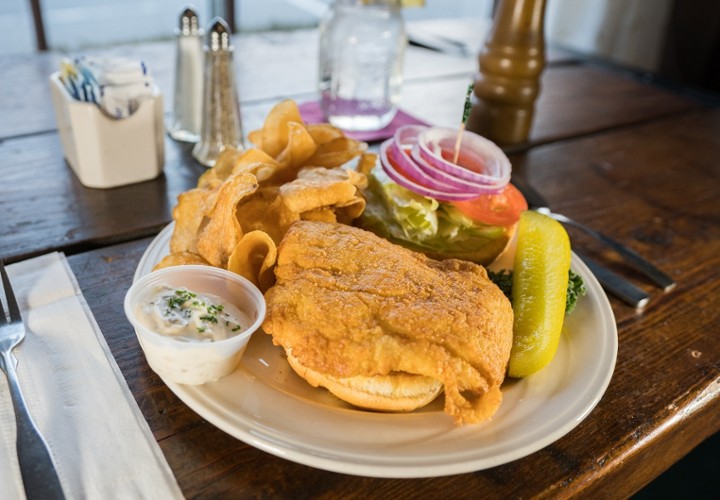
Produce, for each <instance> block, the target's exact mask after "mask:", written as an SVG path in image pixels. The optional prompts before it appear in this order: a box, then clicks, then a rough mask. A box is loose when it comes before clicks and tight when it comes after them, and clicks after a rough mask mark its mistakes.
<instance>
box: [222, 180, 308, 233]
mask: <svg viewBox="0 0 720 500" xmlns="http://www.w3.org/2000/svg"><path fill="white" fill-rule="evenodd" d="M235 217H236V220H237V221H238V223H239V224H240V226H241V227H242V228H243V231H244V232H246V233H247V232H250V231H255V230H260V231H263V232H265V233H267V234H268V235H270V237H271V238H272V239H273V241H274V242H275V243H276V244H279V243H280V241H281V240H282V238H283V236H285V232H286V231H287V230H288V228H289V227H290V226H291V225H292V223H293V222H295V221H298V220H300V214H299V213H298V212H296V211H292V210H290V209H289V208H288V206H287V205H286V204H285V202H284V201H283V199H282V197H281V196H280V188H278V187H263V188H260V189H258V191H257V192H256V193H255V194H254V195H253V196H251V197H248V198H246V199H244V200H242V201H241V202H240V203H239V204H238V206H237V208H236V210H235Z"/></svg>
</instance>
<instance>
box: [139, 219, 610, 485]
mask: <svg viewBox="0 0 720 500" xmlns="http://www.w3.org/2000/svg"><path fill="white" fill-rule="evenodd" d="M173 228H174V222H171V223H170V224H168V225H167V226H165V227H164V228H163V229H162V230H161V231H160V233H158V235H157V236H156V237H155V238H154V239H153V240H152V242H151V243H150V245H148V247H147V248H146V250H145V252H144V253H143V255H142V257H141V259H140V261H139V262H138V265H137V267H136V270H135V274H134V276H133V281H136V280H137V279H139V278H140V277H141V276H143V275H144V274H146V273H147V272H150V270H151V269H152V266H153V265H154V264H155V263H157V256H158V255H164V253H163V252H162V250H163V248H164V247H165V246H166V245H167V243H168V242H169V240H170V237H171V234H172V231H173ZM165 253H167V251H165ZM571 267H572V268H573V270H575V271H576V272H578V273H579V274H580V275H581V276H583V279H584V280H585V284H586V288H587V290H588V294H590V293H591V292H592V293H593V294H595V295H597V299H598V304H599V306H600V308H601V310H600V313H601V314H600V318H601V319H602V322H603V325H602V326H603V328H601V331H602V332H603V334H604V335H607V336H608V337H609V338H608V344H607V345H606V350H605V351H604V353H605V358H607V359H603V360H602V361H603V363H604V364H603V365H601V364H600V363H599V364H598V368H600V367H601V366H604V367H605V368H604V369H603V370H601V375H599V376H598V378H597V379H596V380H594V381H593V383H592V384H589V385H590V386H592V387H594V388H595V390H594V391H592V392H593V394H592V395H590V397H589V399H587V400H586V401H585V402H584V403H583V404H579V405H578V406H579V407H581V408H580V409H579V410H578V411H575V412H570V413H572V415H573V416H572V418H568V419H566V420H565V421H563V422H562V424H561V425H558V426H557V427H555V428H554V429H553V430H552V431H551V432H548V433H547V434H545V435H544V436H543V437H542V438H539V439H536V440H534V441H533V442H532V443H531V444H530V445H525V446H524V447H522V448H521V449H519V450H517V449H511V450H508V451H504V452H501V453H498V454H495V455H493V456H491V457H480V458H476V459H472V458H465V459H461V457H458V459H456V460H453V459H452V457H451V459H450V460H449V461H448V463H443V464H438V463H432V460H427V459H422V458H418V459H416V460H414V461H411V462H407V463H400V462H395V463H393V461H392V459H386V460H378V458H377V457H375V458H374V460H369V459H368V458H357V457H356V459H354V460H348V459H343V457H339V456H338V455H337V454H336V455H332V454H331V453H328V450H326V449H316V451H313V450H312V449H310V448H311V447H310V446H308V445H307V444H305V446H303V447H297V446H295V445H294V444H293V443H290V442H287V441H282V440H281V439H280V440H278V439H272V438H271V437H270V436H269V435H266V433H264V432H257V431H255V432H253V430H254V429H253V426H252V425H250V422H242V423H243V426H242V427H238V425H237V422H234V421H231V419H228V418H226V417H224V416H223V415H222V414H220V413H217V412H213V411H212V410H208V407H207V406H206V405H203V404H202V403H203V402H204V401H207V391H204V390H203V387H204V386H186V385H182V384H176V383H174V382H172V381H169V380H165V379H163V382H164V383H165V384H166V385H167V386H168V388H169V389H170V390H171V391H172V392H173V393H174V394H175V395H176V396H177V397H178V398H179V399H180V400H181V401H183V403H185V404H186V405H187V406H188V407H190V408H191V409H192V410H193V411H195V412H196V413H197V414H198V415H200V416H201V417H203V418H204V419H205V420H207V421H208V422H209V423H211V424H212V425H213V426H215V427H217V428H218V429H220V430H222V431H223V432H225V433H227V434H229V435H230V436H232V437H234V438H236V439H239V440H241V441H243V442H245V443H246V444H248V445H251V446H253V447H255V448H258V449H260V450H262V451H265V452H267V453H270V454H272V455H275V456H278V457H280V458H284V459H287V460H291V461H293V462H296V463H300V464H303V465H307V466H310V467H315V468H319V469H323V470H327V471H331V472H338V473H343V474H350V475H355V476H365V477H378V478H423V477H439V476H447V475H454V474H461V473H469V472H474V471H478V470H484V469H487V468H491V467H496V466H498V465H502V464H505V463H509V462H512V461H514V460H518V459H520V458H523V457H525V456H528V455H530V454H532V453H535V452H537V451H539V450H541V449H543V448H545V447H546V446H548V445H550V444H552V443H553V442H555V441H557V440H558V439H560V438H562V437H563V436H565V435H566V434H568V433H569V432H570V431H572V430H573V429H574V428H575V427H577V426H578V425H579V424H580V423H581V422H582V421H583V420H584V419H585V418H586V417H587V416H588V415H589V414H590V413H591V412H592V410H593V409H594V408H595V406H597V404H598V403H599V402H600V400H601V399H602V397H603V395H604V394H605V392H606V390H607V387H608V385H609V384H610V381H611V379H612V376H613V373H614V369H615V364H616V360H617V351H618V339H617V323H616V320H615V316H614V313H613V311H612V307H611V306H610V302H609V300H608V298H607V295H606V294H605V292H604V291H603V289H602V287H601V286H600V284H599V282H598V281H597V278H596V277H595V276H594V275H593V273H592V272H591V271H590V269H589V268H588V267H587V265H586V264H585V263H584V262H583V261H582V259H580V257H578V256H577V255H576V254H575V253H573V254H572V262H571ZM161 378H162V377H161ZM520 383H522V381H520ZM203 393H205V394H203ZM197 394H199V395H201V396H202V398H199V397H198V396H197ZM584 396H588V395H587V394H584ZM316 448H317V447H316ZM448 456H450V455H448Z"/></svg>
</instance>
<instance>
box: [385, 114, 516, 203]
mask: <svg viewBox="0 0 720 500" xmlns="http://www.w3.org/2000/svg"><path fill="white" fill-rule="evenodd" d="M396 136H397V134H396ZM456 138H457V131H456V130H453V129H449V128H426V129H425V130H423V131H422V132H421V133H420V135H419V136H418V137H417V144H418V147H419V154H420V156H421V157H422V158H423V159H424V160H426V161H427V162H428V163H430V165H432V166H433V167H434V168H436V169H437V170H440V171H443V172H446V173H448V174H451V175H453V176H456V177H458V178H460V179H464V180H467V181H471V182H474V183H477V184H479V185H482V186H485V187H490V188H492V189H495V192H499V191H500V190H502V188H504V187H505V186H506V185H507V184H508V182H510V172H511V165H510V160H509V159H508V158H507V156H505V153H503V151H502V150H501V149H500V148H499V147H498V146H497V145H496V144H495V143H493V142H491V141H489V140H487V139H485V138H484V137H481V136H479V135H477V134H474V133H472V132H467V131H464V132H463V134H462V143H461V148H460V153H461V156H466V157H468V158H469V159H470V160H472V163H473V164H477V165H482V166H483V169H484V170H485V172H482V173H481V172H477V171H474V170H470V169H469V168H466V167H463V166H460V165H457V164H455V163H452V162H450V161H448V160H446V159H445V158H443V156H442V151H443V150H446V151H454V148H455V141H456Z"/></svg>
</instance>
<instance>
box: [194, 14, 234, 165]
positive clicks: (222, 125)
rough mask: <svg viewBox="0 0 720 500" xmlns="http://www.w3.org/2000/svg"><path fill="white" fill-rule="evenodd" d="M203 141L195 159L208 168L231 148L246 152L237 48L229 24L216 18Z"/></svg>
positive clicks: (208, 66)
mask: <svg viewBox="0 0 720 500" xmlns="http://www.w3.org/2000/svg"><path fill="white" fill-rule="evenodd" d="M208 39H209V41H208V44H207V46H206V47H205V81H204V84H203V112H202V128H201V132H200V140H199V141H198V142H197V144H195V147H194V148H193V157H194V158H195V159H196V160H197V161H198V162H200V163H201V164H202V165H205V166H206V167H212V166H213V165H215V161H216V160H217V158H218V156H220V153H222V152H223V150H224V149H225V148H227V147H233V148H236V149H243V132H242V122H241V118H240V100H239V99H238V92H237V87H236V85H235V70H234V66H233V47H232V45H231V43H230V31H229V28H228V27H227V24H226V23H225V22H224V21H222V20H221V19H216V20H214V21H213V23H212V24H211V27H210V28H209V30H208Z"/></svg>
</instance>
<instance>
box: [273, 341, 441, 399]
mask: <svg viewBox="0 0 720 500" xmlns="http://www.w3.org/2000/svg"><path fill="white" fill-rule="evenodd" d="M285 352H286V354H287V359H288V362H289V363H290V366H291V367H292V368H293V370H295V372H296V373H297V374H298V375H300V376H301V377H302V378H304V379H305V380H307V381H308V382H309V383H310V385H312V386H313V387H318V386H320V387H325V388H326V389H327V390H329V391H330V392H331V393H332V394H334V395H335V396H337V397H338V398H340V399H342V400H343V401H346V402H348V403H350V404H352V405H355V406H358V407H360V408H366V409H370V410H377V411H393V412H401V411H413V410H416V409H418V408H422V407H423V406H425V405H427V404H428V403H430V402H431V401H433V400H434V399H435V398H436V397H438V395H439V394H440V393H441V392H442V389H443V385H442V383H441V382H440V381H439V380H435V379H433V378H430V377H425V376H424V375H413V374H411V373H392V374H390V375H375V376H371V377H365V376H362V375H358V376H355V377H347V378H338V377H332V376H329V375H323V374H321V373H318V372H316V371H315V370H311V369H310V368H307V367H306V366H303V365H302V364H301V363H300V361H299V360H298V359H297V358H296V357H295V356H293V355H292V352H291V351H290V349H286V350H285Z"/></svg>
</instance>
